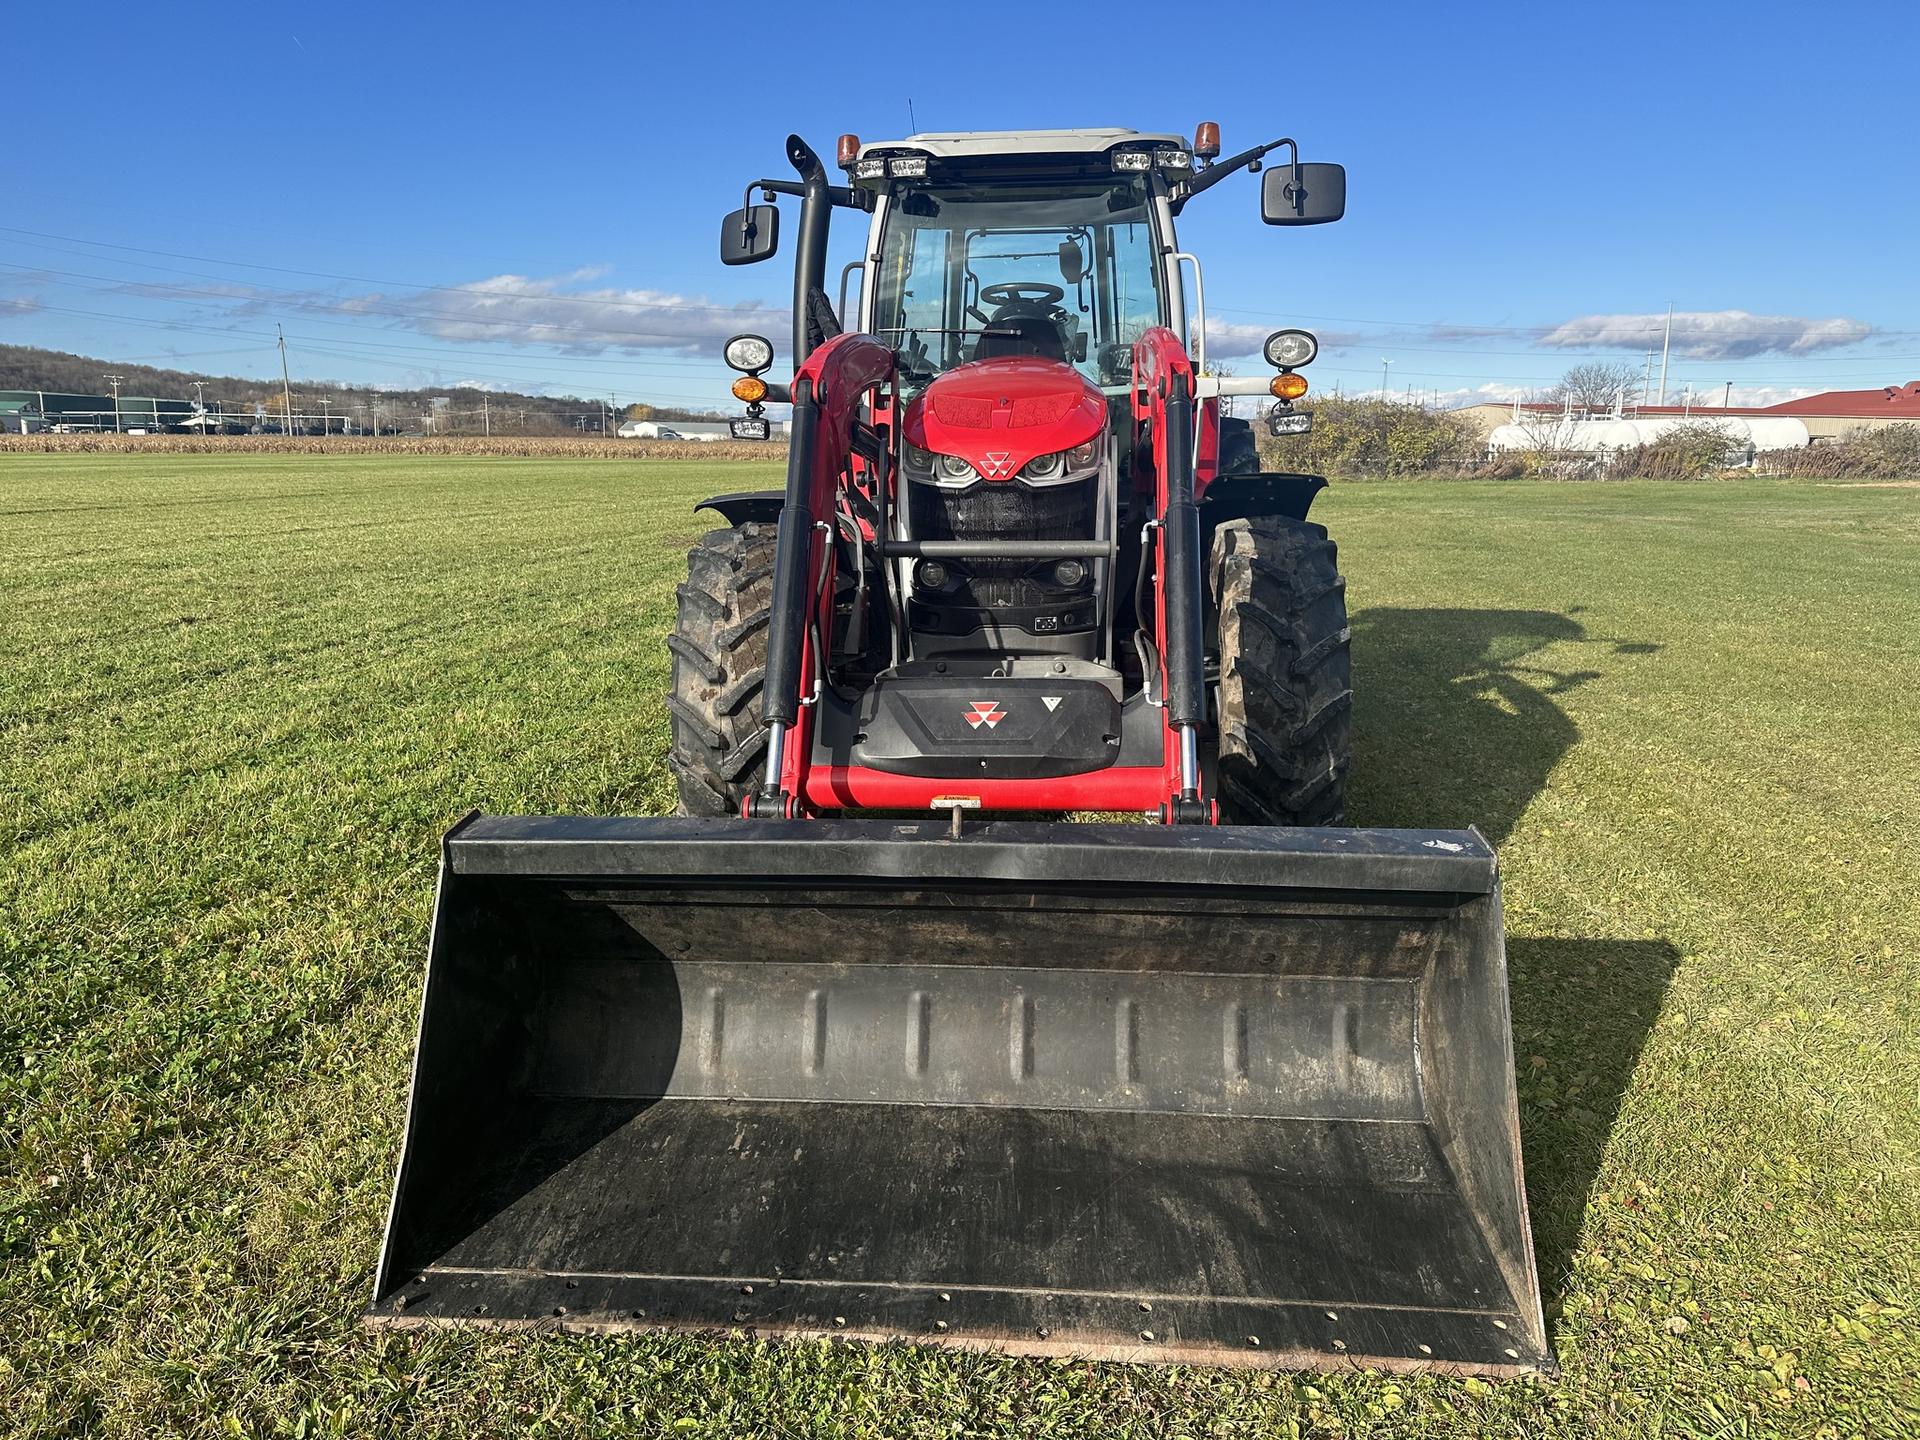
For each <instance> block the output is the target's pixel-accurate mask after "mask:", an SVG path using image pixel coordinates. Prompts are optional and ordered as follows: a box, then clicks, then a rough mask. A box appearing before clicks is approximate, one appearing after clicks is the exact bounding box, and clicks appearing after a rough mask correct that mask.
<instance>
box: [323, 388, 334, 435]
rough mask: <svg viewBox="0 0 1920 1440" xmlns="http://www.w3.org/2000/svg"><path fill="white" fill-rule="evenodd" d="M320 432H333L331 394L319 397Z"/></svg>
mask: <svg viewBox="0 0 1920 1440" xmlns="http://www.w3.org/2000/svg"><path fill="white" fill-rule="evenodd" d="M320 433H321V434H322V435H331V434H332V433H333V397H332V396H331V395H322V396H321V397H320Z"/></svg>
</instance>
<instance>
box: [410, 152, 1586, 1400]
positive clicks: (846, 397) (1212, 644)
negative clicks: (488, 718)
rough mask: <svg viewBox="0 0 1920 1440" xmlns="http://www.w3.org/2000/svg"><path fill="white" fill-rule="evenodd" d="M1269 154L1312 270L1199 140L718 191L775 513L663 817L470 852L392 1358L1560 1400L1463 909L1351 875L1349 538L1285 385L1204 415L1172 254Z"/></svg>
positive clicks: (1195, 291)
mask: <svg viewBox="0 0 1920 1440" xmlns="http://www.w3.org/2000/svg"><path fill="white" fill-rule="evenodd" d="M1281 148H1284V150H1285V151H1286V155H1285V158H1284V159H1283V160H1281V161H1279V162H1278V163H1275V164H1273V165H1272V166H1270V167H1268V168H1266V169H1265V174H1264V175H1263V177H1262V182H1261V187H1260V188H1261V215H1262V218H1263V219H1264V220H1265V221H1266V222H1267V223H1268V224H1272V225H1283V226H1285V225H1311V224H1319V223H1323V222H1326V221H1331V220H1337V219H1339V218H1340V216H1341V215H1342V213H1343V212H1344V209H1345V203H1346V194H1345V189H1346V186H1345V173H1344V171H1343V170H1342V169H1341V168H1340V167H1339V166H1336V165H1326V164H1308V163H1303V162H1302V161H1300V159H1299V156H1298V152H1297V149H1296V148H1295V146H1294V145H1293V142H1292V141H1288V140H1282V141H1276V142H1273V143H1272V144H1266V145H1260V146H1257V147H1255V148H1253V149H1251V150H1247V151H1244V152H1242V153H1240V154H1238V155H1235V156H1233V157H1231V158H1229V159H1225V160H1222V159H1220V158H1219V150H1220V145H1219V136H1218V129H1217V127H1215V126H1212V125H1203V126H1201V127H1200V130H1199V132H1198V134H1197V136H1196V138H1195V140H1194V141H1193V142H1192V143H1188V142H1187V141H1186V140H1184V139H1183V138H1181V137H1178V136H1174V135H1151V134H1140V133H1136V132H1134V131H1128V130H1074V131H1041V132H1029V133H1021V134H955V135H917V136H913V137H911V138H909V139H907V140H903V141H898V142H890V143H886V144H880V145H861V144H860V143H859V142H858V140H857V139H855V137H853V136H843V137H842V138H841V143H840V147H839V154H838V159H839V163H840V166H841V168H842V169H843V170H844V171H845V179H846V183H845V184H838V185H836V184H834V183H832V182H831V181H830V179H829V177H828V175H827V173H826V169H825V167H824V165H823V164H822V163H821V161H820V160H819V159H818V157H817V156H816V155H815V154H814V152H813V151H812V150H811V149H809V148H808V147H807V145H806V144H805V143H803V142H802V141H801V140H800V139H799V138H798V137H792V138H790V139H789V140H788V142H787V154H788V159H789V160H790V162H791V163H792V166H793V169H794V171H795V172H796V177H797V178H795V179H793V180H784V179H766V180H760V181H756V182H754V184H753V185H751V186H749V187H748V192H747V199H748V202H749V203H747V204H746V205H744V206H743V208H742V209H740V210H739V211H737V212H735V213H734V214H732V215H729V216H728V217H727V218H726V220H725V221H724V222H723V225H722V229H721V252H722V259H723V260H724V261H725V262H726V263H729V264H746V263H752V262H756V261H761V260H764V259H766V258H768V257H769V256H771V255H772V254H774V253H775V250H776V248H777V244H778V234H779V218H780V217H779V211H778V208H777V205H776V203H775V197H776V196H779V195H789V196H794V197H797V198H798V199H799V201H800V206H799V225H798V229H799V234H798V238H797V243H796V245H795V247H794V248H795V252H796V262H795V283H794V301H793V317H794V319H793V341H792V348H793V356H794V369H793V373H792V377H791V379H790V380H788V381H786V382H785V383H773V382H769V381H768V380H766V379H765V378H763V377H764V372H766V371H768V370H769V369H770V368H771V367H772V365H773V361H774V347H773V345H772V343H771V342H770V341H769V340H767V339H766V338H764V337H761V336H756V335H741V336H736V337H735V338H734V339H732V340H731V341H729V342H728V343H727V346H726V352H725V353H726V359H727V362H728V364H729V365H731V366H732V367H733V368H734V369H736V370H739V371H741V372H743V374H742V378H741V379H740V380H739V381H737V382H736V383H735V385H734V387H733V388H734V394H735V395H736V396H737V397H739V398H740V399H742V400H745V401H747V402H749V407H750V409H749V414H748V417H747V418H746V419H745V420H744V421H741V422H739V423H740V427H741V428H742V429H743V430H746V431H749V432H754V431H757V432H758V433H760V434H764V433H765V432H766V430H767V428H769V426H768V421H767V419H766V417H765V413H764V409H763V407H764V404H765V403H766V402H768V401H774V402H779V403H786V404H790V405H791V406H792V421H791V433H790V443H789V452H788V463H787V477H786V485H785V488H784V489H783V490H780V491H770V492H765V493H754V494H732V495H722V496H716V497H714V498H713V499H711V500H708V501H706V502H704V505H705V508H710V509H713V510H715V511H718V512H719V513H720V515H721V517H722V518H723V519H724V520H725V521H726V522H727V526H726V528H724V529H720V530H716V531H714V532H712V533H711V534H709V535H707V536H706V537H705V539H703V540H702V541H701V542H700V544H699V545H698V547H697V548H695V550H694V551H693V553H692V554H691V556H690V557H689V562H688V578H687V582H686V584H685V585H684V586H682V587H681V589H680V592H679V611H678V620H677V623H676V625H675V627H674V630H673V633H672V634H671V635H670V636H669V637H668V639H667V644H668V646H669V648H670V649H671V651H672V655H673V690H672V694H671V696H670V697H669V704H670V706H671V709H672V724H673V746H672V753H671V756H670V764H671V766H672V769H673V772H674V776H675V779H676V781H677V784H678V787H679V794H680V801H681V816H680V817H678V818H663V819H644V818H631V819H600V818H583V817H540V818H517V819H516V818H485V817H473V818H470V819H469V820H468V821H465V822H463V823H462V824H461V825H460V826H459V827H457V828H456V829H455V830H454V831H453V832H452V833H451V834H450V835H449V836H448V838H447V842H446V850H445V858H444V863H443V868H442V880H441V891H440V897H439V902H438V909H437V912H436V917H435V929H434V939H433V943H432V952H431V958H430V967H429V977H428V987H427V997H426V1001H425V1006H424V1010H423V1014H422V1025H421V1036H420V1049H419V1055H418V1058H417V1062H416V1065H417V1068H416V1075H415V1084H414V1093H413V1097H412V1101H411V1119H410V1129H409V1134H408V1140H407V1146H406V1153H405V1155H404V1157H403V1161H402V1168H401V1176H400V1180H399V1183H398V1186H397V1189H396V1195H395V1204H394V1213H393V1219H392V1223H391V1226H390V1229H389V1234H388V1239H387V1246H386V1251H385V1254H384V1256H383V1259H382V1265H381V1274H380V1280H379V1289H378V1294H377V1297H376V1302H375V1308H374V1312H373V1313H374V1314H375V1315H376V1316H378V1317H379V1318H380V1319H381V1320H383V1321H384V1322H387V1323H395V1322H400V1323H412V1322H414V1321H417V1320H421V1319H468V1320H470V1319H474V1318H485V1319H488V1320H495V1321H498V1320H535V1319H538V1320H542V1321H543V1322H546V1323H558V1324H563V1325H579V1326H582V1327H585V1328H606V1327H639V1328H644V1327H651V1326H669V1327H673V1326H678V1327H711V1326H716V1325H733V1326H744V1327H751V1328H764V1329H770V1330H784V1331H801V1332H819V1333H826V1334H836V1333H837V1334H848V1335H865V1336H871V1337H885V1336H901V1335H906V1336H912V1337H917V1338H925V1339H929V1340H941V1341H949V1342H951V1341H966V1342H970V1343H977V1344H988V1345H993V1346H997V1347H1001V1348H1007V1349H1015V1350H1020V1349H1026V1350H1041V1351H1046V1352H1049V1353H1089V1354H1097V1355H1106V1356H1121V1357H1132V1356H1142V1355H1145V1356H1160V1357H1166V1358H1182V1359H1190V1360H1206V1361H1231V1362H1239V1363H1263V1364H1273V1363H1280V1364H1295V1365H1340V1364H1348V1363H1352V1362H1353V1361H1355V1360H1357V1359H1361V1358H1363V1357H1365V1358H1369V1359H1371V1360H1374V1361H1378V1362H1381V1363H1387V1364H1403V1365H1416V1366H1420V1365H1437V1366H1446V1367H1453V1368H1461V1369H1472V1370H1477V1371H1483V1372H1487V1371H1491V1372H1504V1371H1511V1370H1518V1369H1529V1368H1541V1367H1546V1366H1549V1365H1550V1364H1551V1361H1550V1357H1549V1353H1548V1350H1547V1347H1546V1339H1545V1332H1544V1327H1543V1322H1542V1319H1541V1312H1540V1301H1539V1293H1538V1285H1537V1281H1536V1278H1535V1274H1534V1267H1533V1261H1532V1256H1531V1250H1530V1245H1529V1239H1528V1232H1527V1223H1526V1202H1525V1193H1524V1189H1523V1186H1522V1183H1521V1170H1520V1156H1519V1151H1518V1144H1517V1139H1516V1107H1515V1099H1514V1085H1513V1074H1512V1049H1511V1037H1510V1032H1509V1025H1508V1020H1507V999H1506V980H1505V962H1504V955H1503V947H1502V933H1501V927H1500V911H1499V889H1498V879H1497V868H1496V864H1495V859H1494V856H1493V854H1492V851H1491V850H1490V849H1489V847H1488V846H1487V844H1486V842H1485V841H1484V839H1482V837H1481V836H1480V835H1479V834H1478V832H1476V831H1472V830H1459V831H1404V830H1356V829H1345V828H1340V827H1341V825H1342V822H1343V820H1344V818H1345V815H1344V807H1345V798H1344V791H1345V783H1346V776H1347V769H1348V763H1349V750H1350V734H1351V703H1352V692H1351V685H1350V671H1349V664H1348V636H1349V632H1348V627H1347V617H1346V602H1345V584H1344V581H1343V580H1342V579H1341V576H1340V573H1339V571H1338V569H1337V568H1336V565H1335V555H1334V546H1333V544H1332V542H1331V541H1330V540H1329V539H1328V538H1327V532H1326V531H1325V530H1324V529H1322V528H1321V527H1320V526H1319V525H1316V524H1313V523H1311V522H1310V521H1309V520H1308V519H1307V510H1308V506H1309V505H1310V503H1311V502H1312V500H1313V498H1314V496H1315V495H1316V493H1317V492H1318V491H1319V490H1320V489H1322V488H1323V487H1324V485H1325V482H1324V481H1323V480H1321V479H1319V478H1318V477H1314V476H1304V475H1294V474H1278V473H1266V472H1263V471H1262V470H1261V469H1260V464H1259V460H1258V456H1257V452H1256V446H1255V444H1254V436H1253V429H1252V425H1251V424H1250V422H1248V421H1246V420H1242V419H1235V418H1231V417H1229V416H1227V415H1225V414H1223V400H1225V399H1226V398H1228V397H1232V396H1260V397H1263V399H1262V401H1261V403H1262V404H1263V405H1265V406H1266V407H1267V413H1266V414H1265V416H1264V417H1263V419H1264V423H1265V424H1266V426H1267V428H1268V429H1269V430H1271V431H1272V432H1274V433H1298V432H1299V431H1300V430H1302V429H1304V428H1305V427H1307V426H1308V425H1310V424H1311V417H1310V415H1309V414H1308V413H1307V412H1305V411H1303V410H1300V409H1297V408H1296V406H1295V402H1296V401H1298V400H1299V399H1301V397H1303V396H1304V395H1305V393H1306V390H1307V383H1306V381H1305V379H1304V378H1303V377H1302V376H1301V375H1300V373H1299V371H1300V367H1302V366H1304V365H1306V364H1308V363H1309V362H1310V361H1311V360H1312V359H1313V358H1314V353H1315V349H1316V346H1315V341H1314V339H1313V337H1312V336H1311V335H1310V334H1308V333H1307V332H1306V331H1303V330H1280V331H1277V332H1275V333H1274V334H1273V335H1272V336H1270V337H1269V338H1268V340H1267V343H1266V347H1265V358H1266V359H1267V360H1268V361H1269V362H1270V363H1271V365H1272V367H1273V372H1274V373H1273V374H1272V375H1271V376H1268V377H1263V378H1258V379H1242V378H1234V379H1229V378H1224V377H1222V376H1220V375H1218V374H1216V373H1212V372H1210V370H1209V367H1208V365H1207V357H1206V338H1205V337H1206V321H1205V304H1204V299H1203V292H1202V289H1201V277H1200V267H1199V262H1198V261H1197V260H1196V259H1195V258H1194V257H1193V256H1191V255H1187V254H1184V253H1183V252H1181V250H1180V248H1179V245H1178V242H1177V241H1176V239H1175V235H1174V225H1175V222H1176V219H1177V217H1178V216H1179V215H1180V214H1181V212H1182V211H1183V209H1184V208H1185V207H1186V206H1187V205H1188V204H1190V203H1192V202H1193V201H1195V200H1196V199H1198V198H1199V197H1200V196H1201V195H1203V194H1205V193H1206V192H1208V191H1209V190H1211V189H1213V188H1214V186H1216V185H1217V184H1219V183H1220V182H1221V181H1223V180H1225V179H1227V178H1228V177H1230V176H1232V175H1234V174H1236V173H1237V172H1240V171H1257V170H1260V169H1262V167H1263V165H1264V164H1265V157H1267V156H1268V155H1269V154H1271V152H1273V151H1274V150H1276V149H1281ZM755 191H760V192H763V195H762V200H761V203H752V202H753V198H754V192H755ZM835 210H847V211H855V212H860V213H861V214H863V215H864V216H865V217H866V219H867V227H868V230H867V240H866V243H865V245H864V247H863V248H862V250H861V252H860V258H859V259H857V260H855V261H854V262H853V263H852V264H850V265H849V266H848V267H847V268H846V271H845V272H843V274H842V285H841V288H842V294H841V297H840V300H839V303H838V305H836V304H835V302H834V299H833V297H831V296H829V294H828V293H827V288H826V286H827V237H828V227H829V219H830V216H831V214H832V213H833V212H834V211H835ZM856 276H857V278H858V280H859V294H858V306H857V318H856V317H855V315H854V306H853V305H851V304H850V303H849V302H848V300H847V299H846V294H845V291H846V288H847V285H848V282H850V281H851V280H853V279H854V278H855V277H856ZM843 323H845V324H846V325H847V326H848V328H845V329H843ZM1266 397H1270V399H1269V398H1266ZM1087 812H1092V814H1093V815H1095V816H1105V817H1107V819H1108V820H1109V821H1111V820H1112V819H1113V818H1114V816H1115V812H1120V813H1122V814H1127V815H1128V816H1129V819H1130V823H1124V824H1120V823H1099V821H1097V820H1096V821H1095V822H1094V823H1067V821H1066V817H1067V816H1068V815H1070V814H1074V813H1080V814H1086V813H1087ZM1142 815H1144V816H1146V817H1147V818H1148V819H1149V820H1151V821H1152V822H1155V823H1152V824H1141V823H1139V817H1140V816H1142ZM1036 817H1052V818H1036Z"/></svg>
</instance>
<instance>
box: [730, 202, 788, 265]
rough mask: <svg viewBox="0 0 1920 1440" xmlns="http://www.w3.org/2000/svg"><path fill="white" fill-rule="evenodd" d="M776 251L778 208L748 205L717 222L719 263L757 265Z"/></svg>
mask: <svg viewBox="0 0 1920 1440" xmlns="http://www.w3.org/2000/svg"><path fill="white" fill-rule="evenodd" d="M779 248H780V207H779V206H777V205H749V206H747V207H746V208H745V209H744V210H736V211H734V212H733V213H732V214H731V215H729V216H727V218H726V219H724V220H722V221H721V222H720V263H721V264H722V265H757V264H758V263H759V262H760V261H762V260H765V259H767V258H768V257H770V256H771V255H772V254H773V252H774V251H776V250H778V249H779Z"/></svg>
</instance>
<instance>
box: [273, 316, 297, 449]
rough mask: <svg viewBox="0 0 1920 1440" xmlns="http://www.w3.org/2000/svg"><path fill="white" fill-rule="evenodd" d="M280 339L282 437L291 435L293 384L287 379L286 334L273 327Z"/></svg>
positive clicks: (277, 327)
mask: <svg viewBox="0 0 1920 1440" xmlns="http://www.w3.org/2000/svg"><path fill="white" fill-rule="evenodd" d="M273 329H274V333H275V334H276V335H278V336H279V337H280V403H281V404H283V405H285V406H286V407H287V408H286V411H285V419H284V421H283V423H282V424H281V426H280V433H281V434H282V435H291V434H292V433H293V382H292V381H291V380H289V379H288V378H287V332H286V331H285V330H282V329H281V328H280V327H279V326H278V325H276V326H274V327H273Z"/></svg>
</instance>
